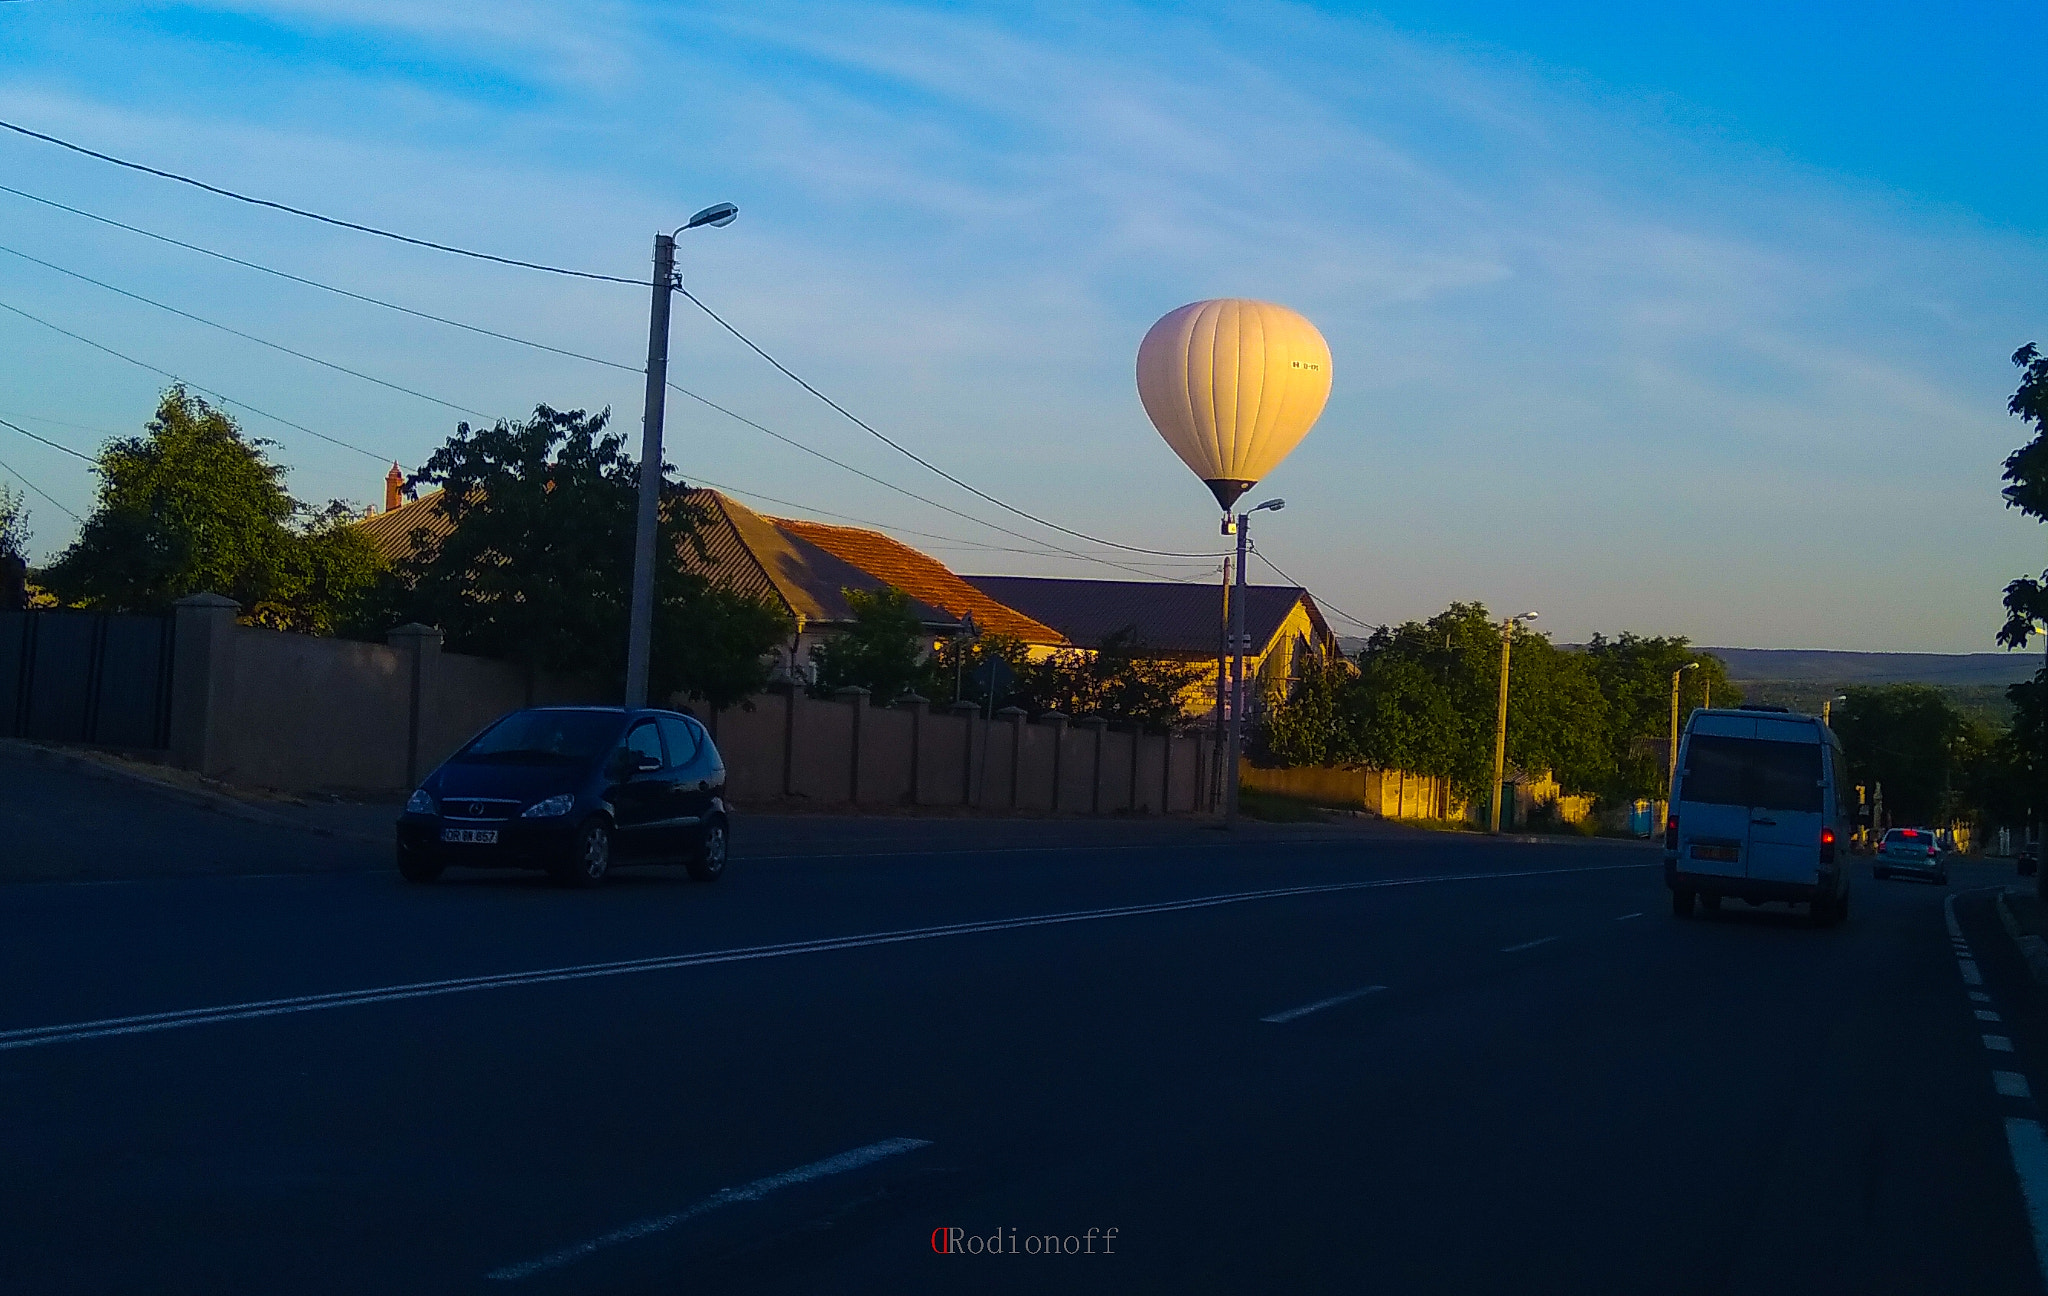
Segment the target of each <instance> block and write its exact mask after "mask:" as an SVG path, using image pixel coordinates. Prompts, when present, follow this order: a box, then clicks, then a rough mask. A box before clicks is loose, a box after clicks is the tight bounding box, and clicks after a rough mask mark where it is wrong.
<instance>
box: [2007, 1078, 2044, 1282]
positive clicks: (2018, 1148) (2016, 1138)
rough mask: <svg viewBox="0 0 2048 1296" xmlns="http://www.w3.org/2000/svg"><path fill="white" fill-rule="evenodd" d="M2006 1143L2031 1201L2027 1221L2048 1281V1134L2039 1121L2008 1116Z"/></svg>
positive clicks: (2025, 1196)
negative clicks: (2043, 1130) (2044, 1132)
mask: <svg viewBox="0 0 2048 1296" xmlns="http://www.w3.org/2000/svg"><path fill="white" fill-rule="evenodd" d="M2005 1146H2006V1148H2007V1149H2008V1150H2009V1151H2010V1152H2011V1153H2012V1168H2013V1170H2014V1172H2015V1173H2017V1174H2018V1175H2019V1177H2020V1197H2021V1198H2022V1199H2023V1200H2025V1202H2026V1204H2027V1224H2028V1226H2029V1227H2030V1228H2031V1229H2032V1231H2033V1234H2034V1264H2035V1266H2036V1267H2037V1268H2039V1269H2040V1271H2041V1279H2042V1281H2043V1282H2044V1283H2048V1134H2043V1133H2042V1130H2041V1123H2040V1122H2039V1121H2031V1120H2024V1119H2022V1118H2020V1117H2018V1116H2008V1117H2006V1118H2005Z"/></svg>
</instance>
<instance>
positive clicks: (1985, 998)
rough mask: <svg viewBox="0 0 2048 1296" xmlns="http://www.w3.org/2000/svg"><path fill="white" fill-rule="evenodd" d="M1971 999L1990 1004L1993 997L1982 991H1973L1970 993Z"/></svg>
mask: <svg viewBox="0 0 2048 1296" xmlns="http://www.w3.org/2000/svg"><path fill="white" fill-rule="evenodd" d="M1970 998H1971V999H1973V1000H1975V1001H1976V1002H1978V1003H1990V1002H1991V996H1990V995H1988V994H1985V993H1984V992H1983V991H1982V990H1972V991H1970Z"/></svg>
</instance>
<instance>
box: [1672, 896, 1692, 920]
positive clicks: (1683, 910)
mask: <svg viewBox="0 0 2048 1296" xmlns="http://www.w3.org/2000/svg"><path fill="white" fill-rule="evenodd" d="M1671 913H1672V916H1673V917H1677V918H1690V917H1692V892H1690V891H1673V892H1672V893H1671Z"/></svg>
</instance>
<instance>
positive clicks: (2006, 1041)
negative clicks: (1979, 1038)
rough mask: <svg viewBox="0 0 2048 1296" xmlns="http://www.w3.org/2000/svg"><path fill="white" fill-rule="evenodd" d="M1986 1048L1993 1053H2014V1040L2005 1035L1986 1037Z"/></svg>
mask: <svg viewBox="0 0 2048 1296" xmlns="http://www.w3.org/2000/svg"><path fill="white" fill-rule="evenodd" d="M1984 1047H1985V1048H1988V1049H1990V1050H1991V1051H1992V1052H1993V1053H2010V1052H2012V1040H2011V1039H2010V1038H2008V1037H2007V1036H2004V1035H1986V1036H1985V1037H1984Z"/></svg>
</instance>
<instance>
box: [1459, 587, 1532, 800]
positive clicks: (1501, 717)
mask: <svg viewBox="0 0 2048 1296" xmlns="http://www.w3.org/2000/svg"><path fill="white" fill-rule="evenodd" d="M1539 615H1540V614H1539V613H1536V612H1524V613H1522V614H1521V615H1520V616H1511V617H1508V618H1507V619H1506V620H1504V621H1502V622H1501V623H1500V707H1499V709H1498V710H1497V711H1495V712H1494V726H1493V792H1492V793H1491V794H1490V795H1489V796H1488V797H1487V800H1489V801H1491V802H1492V803H1493V814H1492V816H1491V818H1492V822H1491V823H1490V824H1489V825H1488V826H1487V831H1488V832H1489V833H1492V834H1493V835H1494V836H1496V837H1498V836H1499V835H1500V809H1501V807H1500V800H1501V798H1500V786H1501V780H1502V779H1504V778H1506V777H1507V772H1508V645H1509V643H1510V642H1511V641H1512V640H1513V639H1514V635H1515V627H1516V626H1517V625H1519V624H1520V623H1521V622H1524V621H1534V620H1535V619H1536V618H1537V617H1538V616H1539ZM1445 643H1446V645H1447V646H1448V643H1449V640H1448V639H1446V641H1445Z"/></svg>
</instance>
